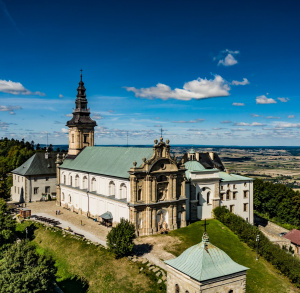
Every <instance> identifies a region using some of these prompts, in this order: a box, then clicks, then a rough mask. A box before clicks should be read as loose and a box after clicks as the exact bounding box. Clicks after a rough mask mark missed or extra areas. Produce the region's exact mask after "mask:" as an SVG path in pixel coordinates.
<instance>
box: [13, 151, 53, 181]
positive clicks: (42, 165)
mask: <svg viewBox="0 0 300 293" xmlns="http://www.w3.org/2000/svg"><path fill="white" fill-rule="evenodd" d="M55 161H56V156H55V154H53V153H49V154H48V159H46V158H45V153H35V154H34V155H33V156H32V157H30V158H29V159H28V160H27V161H26V162H25V163H23V164H22V165H21V166H20V167H18V168H16V169H15V170H13V171H12V173H13V174H18V175H23V176H27V175H28V176H29V175H56V165H55Z"/></svg>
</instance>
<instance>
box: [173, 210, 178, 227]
mask: <svg viewBox="0 0 300 293" xmlns="http://www.w3.org/2000/svg"><path fill="white" fill-rule="evenodd" d="M173 229H174V230H175V229H177V205H174V206H173Z"/></svg>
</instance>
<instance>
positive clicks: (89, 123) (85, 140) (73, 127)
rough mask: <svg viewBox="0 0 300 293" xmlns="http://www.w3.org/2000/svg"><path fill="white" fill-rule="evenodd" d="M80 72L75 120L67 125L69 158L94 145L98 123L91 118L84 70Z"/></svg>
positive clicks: (74, 112)
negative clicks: (83, 76)
mask: <svg viewBox="0 0 300 293" xmlns="http://www.w3.org/2000/svg"><path fill="white" fill-rule="evenodd" d="M80 71H81V74H80V82H79V86H78V88H77V98H76V101H75V109H74V110H73V118H72V119H71V120H69V121H68V122H67V124H66V126H68V127H69V151H68V157H69V158H70V157H72V156H77V155H78V154H79V152H80V151H81V150H82V149H83V148H84V147H86V146H93V145H94V128H95V126H97V123H96V121H94V120H92V119H91V117H90V109H89V108H88V107H87V103H88V101H87V98H86V94H85V87H84V83H83V81H82V69H81V70H80Z"/></svg>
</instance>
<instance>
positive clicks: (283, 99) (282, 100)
mask: <svg viewBox="0 0 300 293" xmlns="http://www.w3.org/2000/svg"><path fill="white" fill-rule="evenodd" d="M277 100H279V101H280V102H282V103H286V102H287V101H289V100H290V99H289V98H277Z"/></svg>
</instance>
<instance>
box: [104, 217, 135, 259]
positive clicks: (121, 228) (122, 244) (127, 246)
mask: <svg viewBox="0 0 300 293" xmlns="http://www.w3.org/2000/svg"><path fill="white" fill-rule="evenodd" d="M134 238H135V228H134V225H133V224H132V223H130V222H129V221H127V220H125V219H123V218H122V219H121V222H120V223H119V224H118V225H117V226H116V227H114V228H112V229H111V231H110V232H109V233H108V234H107V237H106V241H107V246H108V248H109V249H110V250H111V251H113V252H114V253H115V255H116V257H117V258H120V257H123V256H126V255H129V254H130V253H131V252H132V249H133V246H134V244H133V239H134Z"/></svg>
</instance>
